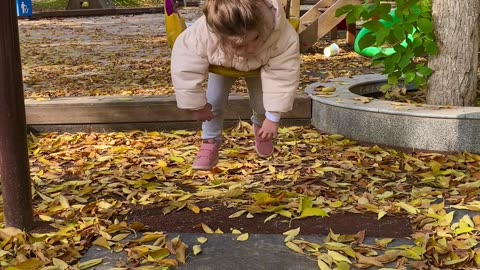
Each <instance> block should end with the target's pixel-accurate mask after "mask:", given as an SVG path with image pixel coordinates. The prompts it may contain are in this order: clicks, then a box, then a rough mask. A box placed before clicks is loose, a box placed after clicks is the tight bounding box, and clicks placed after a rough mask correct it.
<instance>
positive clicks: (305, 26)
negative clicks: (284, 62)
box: [298, 0, 362, 52]
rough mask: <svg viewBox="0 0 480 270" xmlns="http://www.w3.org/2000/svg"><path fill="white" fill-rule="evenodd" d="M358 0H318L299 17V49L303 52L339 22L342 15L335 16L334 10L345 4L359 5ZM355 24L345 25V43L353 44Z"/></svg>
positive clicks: (343, 17)
mask: <svg viewBox="0 0 480 270" xmlns="http://www.w3.org/2000/svg"><path fill="white" fill-rule="evenodd" d="M361 3H362V1H360V0H320V1H318V2H317V3H316V4H315V5H314V6H313V7H312V8H310V9H309V10H308V11H307V12H306V13H305V14H303V15H302V16H301V17H300V25H299V28H298V34H299V38H300V51H301V52H305V51H307V50H308V49H310V48H311V47H312V46H313V44H315V43H316V42H317V41H318V40H320V39H321V38H323V37H324V36H325V35H326V34H328V33H329V32H330V31H332V30H334V29H336V27H337V25H339V24H341V23H342V22H343V21H344V19H345V15H344V16H340V17H336V16H335V11H336V10H337V9H339V8H341V7H343V6H345V5H349V4H351V5H359V4H361ZM355 32H356V25H355V24H349V25H347V43H348V44H350V45H353V44H354V41H355Z"/></svg>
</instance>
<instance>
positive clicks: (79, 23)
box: [19, 9, 372, 99]
mask: <svg viewBox="0 0 480 270" xmlns="http://www.w3.org/2000/svg"><path fill="white" fill-rule="evenodd" d="M198 14H199V13H198V11H196V10H195V9H187V10H184V12H183V16H184V17H185V18H186V19H187V21H193V20H194V19H195V18H196V17H197V16H198ZM19 23H20V39H21V50H22V62H23V73H24V74H23V75H24V82H25V97H26V98H40V99H43V98H55V97H64V96H97V95H171V94H173V88H172V86H171V82H170V68H169V67H170V52H171V50H170V48H169V47H168V45H167V42H166V39H165V28H164V26H163V14H147V15H138V16H114V17H110V16H107V17H89V18H64V19H45V20H36V21H20V22H19ZM340 44H341V45H342V47H344V48H345V46H343V45H344V40H340ZM322 49H323V47H322V44H319V45H318V46H317V48H316V49H314V50H312V52H311V53H308V54H304V55H302V58H303V63H302V73H301V74H302V83H301V85H300V88H299V92H301V91H303V88H304V87H305V85H306V84H308V83H310V82H314V81H319V80H320V81H326V80H329V79H332V78H335V77H342V76H350V75H356V74H364V73H371V72H372V70H371V69H370V67H369V65H370V61H369V60H368V59H366V58H363V57H360V56H358V55H356V54H355V53H352V52H348V51H344V52H343V53H342V54H341V55H339V56H336V57H332V58H328V59H327V58H325V57H324V56H323V54H321V52H322ZM233 91H234V92H237V93H246V88H245V84H244V83H243V81H239V82H238V83H237V84H236V85H235V87H234V90H233Z"/></svg>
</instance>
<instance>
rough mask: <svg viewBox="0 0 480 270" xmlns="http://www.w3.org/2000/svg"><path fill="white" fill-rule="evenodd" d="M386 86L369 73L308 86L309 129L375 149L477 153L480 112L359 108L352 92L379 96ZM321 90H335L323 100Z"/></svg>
mask: <svg viewBox="0 0 480 270" xmlns="http://www.w3.org/2000/svg"><path fill="white" fill-rule="evenodd" d="M385 82H386V76H383V75H379V74H370V75H360V76H354V77H352V78H337V79H335V80H334V81H332V82H329V83H320V82H318V83H313V84H310V85H308V86H307V87H306V89H305V92H306V93H308V94H309V96H310V97H311V98H312V124H313V125H314V126H315V127H316V128H318V129H320V130H322V131H325V132H327V133H337V134H341V135H344V136H345V137H347V138H351V139H353V140H358V141H362V142H369V143H374V144H379V145H388V146H395V147H402V148H409V149H413V150H431V151H447V152H456V151H468V152H472V153H479V152H480V137H479V136H478V134H480V108H479V107H441V106H430V105H412V104H407V103H398V102H391V101H385V100H379V99H373V100H372V101H371V102H369V103H363V102H362V101H360V99H361V98H362V96H360V95H357V94H355V93H353V92H352V91H355V92H357V93H358V94H365V93H369V92H377V91H378V90H376V89H378V87H379V86H380V85H381V84H382V83H385ZM372 85H373V87H372ZM319 86H324V87H335V88H336V90H335V92H334V93H333V95H332V96H330V97H322V96H318V95H316V94H315V89H316V88H317V87H319Z"/></svg>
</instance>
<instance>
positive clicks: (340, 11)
mask: <svg viewBox="0 0 480 270" xmlns="http://www.w3.org/2000/svg"><path fill="white" fill-rule="evenodd" d="M352 10H353V5H346V6H343V7H341V8H339V9H337V10H336V11H335V16H336V17H340V16H342V15H343V14H346V13H349V12H351V11H352Z"/></svg>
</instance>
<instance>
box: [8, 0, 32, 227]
mask: <svg viewBox="0 0 480 270" xmlns="http://www.w3.org/2000/svg"><path fill="white" fill-rule="evenodd" d="M0 36H1V38H0V179H1V181H2V196H3V215H4V218H5V226H6V227H15V228H18V229H21V230H30V229H32V227H33V211H32V192H31V190H32V186H31V180H30V168H29V160H28V147H27V128H26V124H25V103H24V97H23V81H22V64H21V61H20V45H19V35H18V23H17V15H16V5H15V0H7V1H3V2H2V8H0Z"/></svg>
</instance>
